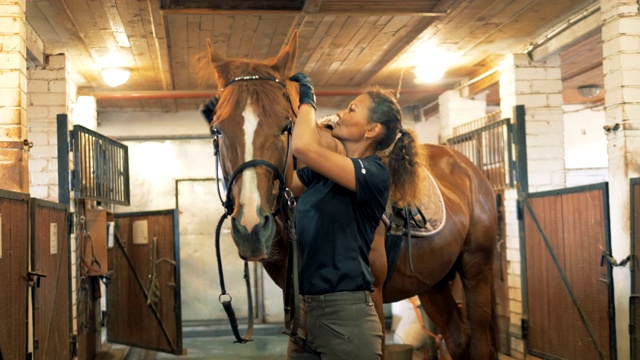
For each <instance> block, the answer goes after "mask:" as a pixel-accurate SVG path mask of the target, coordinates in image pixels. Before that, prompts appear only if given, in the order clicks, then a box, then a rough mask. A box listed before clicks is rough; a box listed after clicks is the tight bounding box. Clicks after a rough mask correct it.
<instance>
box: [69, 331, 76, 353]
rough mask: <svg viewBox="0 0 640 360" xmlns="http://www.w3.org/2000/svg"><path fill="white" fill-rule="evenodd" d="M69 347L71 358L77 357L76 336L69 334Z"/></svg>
mask: <svg viewBox="0 0 640 360" xmlns="http://www.w3.org/2000/svg"><path fill="white" fill-rule="evenodd" d="M69 346H70V347H71V357H72V358H74V357H77V356H78V335H76V334H71V340H69Z"/></svg>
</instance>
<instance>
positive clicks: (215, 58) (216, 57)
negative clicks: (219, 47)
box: [207, 39, 226, 67]
mask: <svg viewBox="0 0 640 360" xmlns="http://www.w3.org/2000/svg"><path fill="white" fill-rule="evenodd" d="M207 47H208V48H209V61H211V64H212V65H213V66H214V67H215V66H216V64H219V63H221V62H223V61H225V60H226V58H225V57H224V56H222V55H220V53H218V52H217V51H216V49H214V48H213V44H212V43H211V39H207Z"/></svg>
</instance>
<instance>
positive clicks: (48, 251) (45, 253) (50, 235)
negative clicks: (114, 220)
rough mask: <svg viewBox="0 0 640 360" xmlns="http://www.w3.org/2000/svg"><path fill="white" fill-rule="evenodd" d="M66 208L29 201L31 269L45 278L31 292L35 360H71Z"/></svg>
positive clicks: (68, 251)
mask: <svg viewBox="0 0 640 360" xmlns="http://www.w3.org/2000/svg"><path fill="white" fill-rule="evenodd" d="M69 248H70V246H69V231H68V222H67V208H66V207H65V206H63V205H60V204H56V203H51V202H47V201H42V200H36V199H33V200H32V201H31V249H32V253H31V268H32V269H33V271H36V272H38V273H43V274H46V275H47V277H46V278H43V279H41V281H40V287H35V288H34V291H33V294H34V295H33V298H34V299H33V309H34V312H33V325H34V330H33V331H34V359H36V360H39V359H70V358H71V354H70V334H71V320H70V318H71V307H70V306H71V305H70V304H71V299H70V291H71V287H70V284H71V277H70V273H69V271H70V266H71V265H70V261H69V254H70V249H69Z"/></svg>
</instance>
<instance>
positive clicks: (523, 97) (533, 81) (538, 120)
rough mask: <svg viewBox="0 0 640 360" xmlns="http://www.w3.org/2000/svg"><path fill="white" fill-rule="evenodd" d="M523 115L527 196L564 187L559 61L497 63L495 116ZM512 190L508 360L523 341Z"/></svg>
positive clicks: (508, 196)
mask: <svg viewBox="0 0 640 360" xmlns="http://www.w3.org/2000/svg"><path fill="white" fill-rule="evenodd" d="M515 105H524V106H525V112H526V118H525V122H526V138H527V159H526V161H527V164H528V170H529V178H528V180H529V190H530V191H540V190H545V189H557V188H562V187H564V186H565V163H564V136H563V133H564V125H563V111H562V107H561V106H562V79H561V71H560V59H559V57H558V56H557V55H556V56H551V57H550V58H549V59H547V60H546V61H543V62H532V61H530V60H529V58H528V56H527V55H525V54H509V55H507V56H506V57H505V58H504V59H503V60H502V62H501V63H500V110H501V111H502V117H503V118H511V119H513V120H515V114H513V107H514V106H515ZM517 197H518V194H517V192H516V190H505V203H504V204H505V221H506V238H507V261H509V269H508V283H509V311H510V316H509V318H510V325H509V334H511V336H512V337H511V356H513V357H515V358H518V359H522V358H524V342H523V341H522V331H521V330H522V329H521V320H522V315H523V314H522V311H523V310H522V278H521V267H522V262H521V260H520V254H521V249H520V236H519V231H518V229H519V228H518V220H517Z"/></svg>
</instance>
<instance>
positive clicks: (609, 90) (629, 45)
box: [600, 0, 640, 359]
mask: <svg viewBox="0 0 640 360" xmlns="http://www.w3.org/2000/svg"><path fill="white" fill-rule="evenodd" d="M600 13H601V17H602V22H603V27H602V40H603V43H604V44H603V55H604V61H603V71H604V82H605V90H606V94H605V115H606V116H605V121H606V123H607V124H609V125H613V124H616V123H617V124H620V125H621V127H620V130H618V131H616V132H610V133H608V134H607V141H608V149H607V150H608V154H609V168H608V179H609V218H610V221H611V224H610V229H611V250H612V255H613V256H614V257H615V258H618V259H621V258H624V257H625V256H627V255H628V254H629V248H630V246H631V244H630V237H631V235H630V233H631V229H630V213H629V195H630V194H629V178H633V177H639V176H640V166H639V165H640V159H638V156H637V154H638V153H640V116H639V115H640V14H639V6H638V3H637V1H635V0H601V1H600ZM613 289H614V306H615V310H616V320H615V321H616V332H617V333H618V334H627V333H628V329H627V324H628V321H629V303H628V301H629V300H628V299H629V295H630V292H631V289H630V271H629V268H628V267H620V268H615V269H614V271H613ZM617 340H618V341H617V350H618V358H620V359H628V358H629V357H630V354H629V348H630V344H629V337H628V336H618V339H617Z"/></svg>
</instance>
